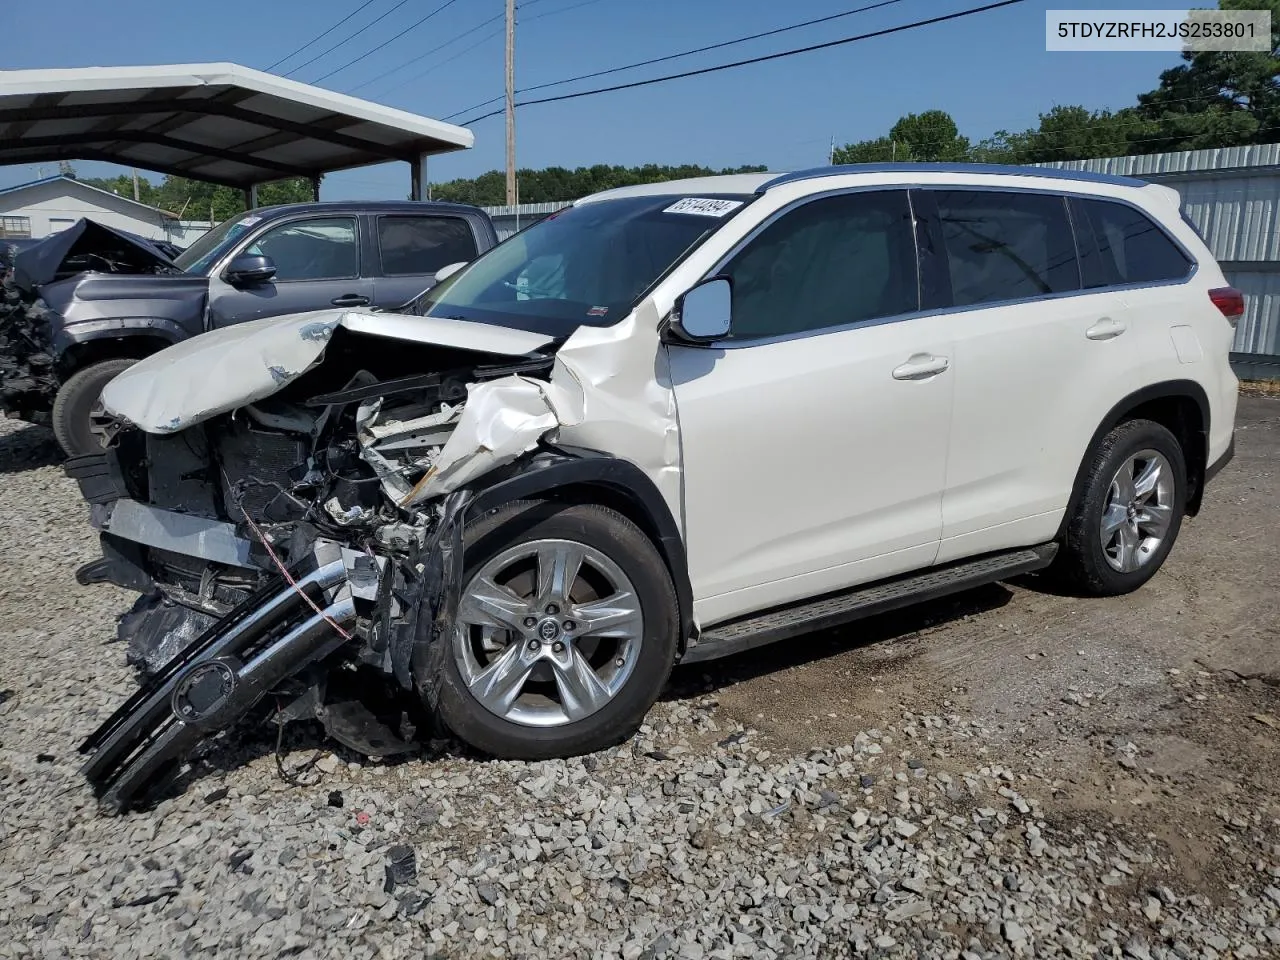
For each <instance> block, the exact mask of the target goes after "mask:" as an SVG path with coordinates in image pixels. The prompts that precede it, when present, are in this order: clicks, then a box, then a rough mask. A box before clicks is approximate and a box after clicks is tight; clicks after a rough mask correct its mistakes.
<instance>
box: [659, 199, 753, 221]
mask: <svg viewBox="0 0 1280 960" xmlns="http://www.w3.org/2000/svg"><path fill="white" fill-rule="evenodd" d="M740 206H742V201H741V200H710V199H707V198H704V197H685V198H684V199H683V200H677V201H676V202H675V203H673V204H672V205H671V206H669V207H667V208H666V209H665V210H663V211H662V212H663V213H692V214H693V215H694V216H698V217H723V216H724V215H725V214H726V213H732V212H733V211H734V210H737V209H738V208H739V207H740Z"/></svg>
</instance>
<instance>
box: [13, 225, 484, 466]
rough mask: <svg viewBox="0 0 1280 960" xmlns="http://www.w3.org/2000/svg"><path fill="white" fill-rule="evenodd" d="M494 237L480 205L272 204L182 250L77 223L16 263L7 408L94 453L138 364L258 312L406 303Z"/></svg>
mask: <svg viewBox="0 0 1280 960" xmlns="http://www.w3.org/2000/svg"><path fill="white" fill-rule="evenodd" d="M496 242H497V235H496V234H495V232H494V229H493V225H492V224H491V223H490V221H489V219H488V217H486V216H485V214H484V213H483V211H481V210H479V209H477V208H475V207H467V206H460V205H455V204H441V203H417V202H410V201H406V202H403V203H394V202H342V203H312V204H290V205H284V206H278V207H265V208H261V209H258V210H254V211H252V212H250V213H248V214H245V215H243V216H240V217H237V218H233V219H230V220H227V221H224V222H223V223H221V224H219V225H218V226H216V227H214V228H213V229H212V230H210V231H209V232H208V233H206V234H205V235H204V236H202V237H200V238H199V239H198V240H197V241H196V242H195V243H193V244H192V245H191V246H190V247H189V248H188V249H186V250H183V251H178V250H176V249H175V248H174V247H172V245H170V244H166V243H161V242H157V241H148V240H144V239H142V238H139V237H135V236H133V235H131V234H128V233H124V232H122V231H118V230H114V229H112V228H110V227H106V226H104V225H102V224H99V223H96V222H94V221H91V220H80V221H78V222H77V223H76V224H74V225H73V226H72V227H70V228H69V229H67V230H66V231H63V232H62V233H59V234H55V235H54V236H52V237H49V238H47V239H45V240H42V241H39V242H37V243H35V244H33V245H30V246H28V247H25V248H24V249H21V250H19V251H17V252H16V253H15V254H14V255H13V257H12V259H13V265H12V276H11V277H9V278H7V279H6V280H5V288H4V301H3V304H0V410H3V411H4V412H6V413H7V414H9V415H11V416H16V417H19V418H22V419H26V420H33V421H36V422H48V423H50V424H51V425H52V427H53V430H54V433H55V435H56V437H57V440H58V443H59V445H60V446H61V447H62V449H63V451H64V452H65V453H67V454H68V455H69V456H74V455H77V454H83V453H90V452H93V451H94V450H96V449H98V447H99V446H100V444H101V431H100V429H99V427H98V424H97V423H96V422H95V419H94V416H95V411H96V408H97V403H98V398H99V397H100V395H101V393H102V389H103V387H105V386H106V384H107V383H109V382H110V381H111V380H112V378H114V377H115V376H116V375H118V374H119V373H121V372H122V371H123V370H126V369H128V367H129V366H130V365H132V364H133V363H135V362H136V361H137V360H139V359H142V358H144V357H147V356H150V355H152V354H154V353H157V352H158V351H160V350H162V349H164V348H165V347H168V346H170V345H172V344H174V343H177V342H180V341H182V340H185V339H187V338H188V337H193V336H196V335H197V334H200V333H203V332H206V331H208V330H214V329H218V328H221V327H226V326H230V325H233V324H237V323H242V322H245V321H248V320H254V319H258V318H261V317H269V316H279V315H284V314H290V313H296V312H299V311H304V310H320V309H326V308H329V307H331V306H338V307H352V308H355V307H377V308H382V309H390V308H396V307H400V306H402V305H404V304H405V303H407V302H408V301H410V300H411V299H413V298H414V297H416V296H418V295H419V294H420V293H422V291H423V290H425V289H427V288H428V287H429V286H431V284H432V283H434V282H435V276H436V273H437V271H438V270H440V268H442V267H445V266H447V265H449V264H454V263H460V262H466V261H469V260H471V259H473V258H474V257H475V256H476V255H477V254H478V253H482V252H484V251H485V250H487V249H489V248H490V247H492V246H493V245H494V244H495V243H496Z"/></svg>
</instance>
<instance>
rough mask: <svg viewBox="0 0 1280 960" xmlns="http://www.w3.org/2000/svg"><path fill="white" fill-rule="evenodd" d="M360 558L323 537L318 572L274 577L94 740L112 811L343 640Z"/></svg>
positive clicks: (101, 786) (90, 745)
mask: <svg viewBox="0 0 1280 960" xmlns="http://www.w3.org/2000/svg"><path fill="white" fill-rule="evenodd" d="M358 559H359V560H360V561H361V566H362V567H363V566H364V565H365V564H367V561H368V557H367V555H365V554H362V553H357V552H356V551H353V550H350V549H347V548H344V547H342V546H341V545H340V544H337V543H334V542H332V541H317V543H316V545H315V550H314V553H313V557H312V560H311V563H310V564H308V565H309V566H311V567H312V569H311V571H310V572H309V573H306V574H305V575H301V573H300V574H299V576H297V577H296V578H295V583H294V584H293V585H289V584H287V583H286V582H285V581H284V580H283V579H282V578H280V577H276V578H272V580H271V581H270V582H268V583H267V584H266V585H265V586H264V587H262V589H260V590H259V591H257V592H256V593H254V594H253V595H252V596H250V597H249V598H248V599H246V600H245V601H244V602H243V603H241V604H239V605H238V606H237V607H235V609H233V610H232V611H231V612H230V613H229V614H227V616H225V617H223V618H222V619H220V620H219V621H218V622H217V623H216V624H214V626H213V627H211V628H210V629H209V630H208V631H206V632H205V633H204V634H203V635H202V636H200V637H199V638H198V639H197V640H195V641H194V642H193V643H192V644H191V645H190V646H189V647H187V649H186V650H184V651H183V653H182V654H181V655H179V656H178V657H176V658H174V660H173V661H171V662H170V663H169V664H168V665H167V666H165V667H164V669H162V670H161V671H160V672H159V673H157V674H156V675H155V676H154V677H152V678H151V680H150V681H149V682H147V683H146V684H145V685H144V686H143V687H142V688H141V689H140V690H138V691H137V692H136V693H135V694H134V695H133V696H132V697H130V698H129V700H128V701H126V702H125V703H124V704H123V705H122V706H121V707H120V708H119V709H118V710H116V711H115V713H113V714H112V715H111V717H110V718H108V719H107V721H106V722H105V723H104V724H102V726H101V727H99V728H98V730H97V731H95V732H94V733H93V735H92V736H90V737H89V738H88V739H87V740H85V742H84V743H83V744H81V746H80V752H81V753H85V754H89V755H90V757H89V759H88V761H87V762H86V763H85V765H84V767H83V773H84V775H85V777H86V778H88V780H89V782H90V784H92V786H93V788H94V791H95V793H96V794H97V795H98V797H99V800H100V803H101V806H102V808H103V810H104V812H107V813H113V814H117V813H123V812H124V811H125V810H127V809H129V807H130V806H132V805H134V804H135V803H136V802H138V801H140V800H142V799H144V798H145V797H146V796H147V795H148V794H150V793H153V792H155V791H156V790H157V789H159V788H160V787H162V786H164V784H165V783H166V782H168V780H169V779H170V778H171V776H172V775H173V774H174V773H176V772H177V770H178V769H179V768H180V767H181V765H182V762H183V761H184V760H185V759H186V758H187V756H188V755H189V754H190V753H191V751H192V750H194V749H195V748H196V747H197V746H198V745H199V744H200V742H201V741H202V740H205V739H206V738H209V737H212V736H214V735H215V734H216V733H217V732H218V731H220V730H223V729H226V728H227V727H229V726H230V725H231V724H233V723H235V721H237V720H238V719H240V718H241V717H243V716H244V715H245V714H246V713H248V712H249V710H250V709H252V708H253V707H254V706H255V705H256V704H257V703H258V702H259V701H260V700H261V699H262V697H263V696H265V695H266V694H267V693H268V692H270V691H271V690H272V689H273V688H274V687H276V686H277V685H278V684H279V683H280V682H281V681H282V680H284V679H286V678H288V677H290V676H293V675H295V674H297V673H298V672H299V671H301V670H303V669H305V668H306V667H307V666H308V665H310V664H314V663H317V662H319V661H321V660H323V659H324V658H326V657H328V656H329V655H330V654H332V653H333V652H334V651H336V650H337V649H338V648H339V647H341V646H343V645H344V644H345V643H346V642H347V641H348V639H349V635H348V634H346V633H345V631H344V630H342V628H343V627H344V625H345V624H348V623H351V622H352V621H353V620H354V619H355V616H356V610H355V601H356V597H355V596H354V594H353V587H352V583H351V581H350V578H351V577H352V576H353V575H355V572H356V562H357V560H358ZM304 597H305V598H306V599H304ZM307 599H309V600H310V601H311V603H310V604H308V602H307ZM312 604H314V606H315V607H316V608H318V609H319V610H320V612H318V613H317V612H315V610H314V609H312Z"/></svg>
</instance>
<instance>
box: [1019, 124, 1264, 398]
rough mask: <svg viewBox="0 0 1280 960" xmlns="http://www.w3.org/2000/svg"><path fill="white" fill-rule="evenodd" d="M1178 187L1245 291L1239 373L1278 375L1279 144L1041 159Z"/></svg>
mask: <svg viewBox="0 0 1280 960" xmlns="http://www.w3.org/2000/svg"><path fill="white" fill-rule="evenodd" d="M1044 166H1053V167H1065V168H1067V169H1071V170H1090V171H1093V172H1095V173H1111V174H1118V175H1121V176H1127V177H1138V178H1140V179H1142V180H1150V181H1152V182H1153V183H1162V184H1165V185H1166V186H1170V187H1173V188H1174V189H1175V190H1177V191H1178V193H1180V194H1181V195H1182V208H1183V210H1184V211H1185V212H1186V214H1187V216H1188V217H1189V218H1190V219H1191V222H1192V223H1194V224H1195V225H1196V228H1197V229H1198V230H1199V231H1200V233H1201V235H1202V236H1203V237H1204V238H1205V242H1206V243H1207V244H1208V245H1209V249H1210V250H1212V251H1213V255H1214V256H1215V257H1217V258H1218V262H1219V263H1221V264H1222V270H1223V272H1224V273H1225V274H1226V275H1227V279H1228V280H1230V281H1231V283H1232V284H1233V285H1234V286H1235V287H1237V288H1239V289H1240V290H1242V291H1243V292H1244V295H1245V315H1244V317H1243V318H1242V319H1241V321H1240V324H1239V326H1238V328H1237V330H1236V342H1235V350H1236V353H1234V354H1233V355H1232V361H1233V362H1234V364H1235V366H1236V368H1237V372H1239V373H1240V374H1241V375H1242V376H1272V377H1275V376H1280V144H1277V143H1268V144H1261V145H1257V146H1249V147H1226V148H1222V149H1218V150H1189V151H1185V152H1182V153H1158V154H1151V155H1149V156H1142V157H1107V158H1105V159H1101V160H1074V161H1071V162H1068V163H1054V164H1044Z"/></svg>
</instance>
